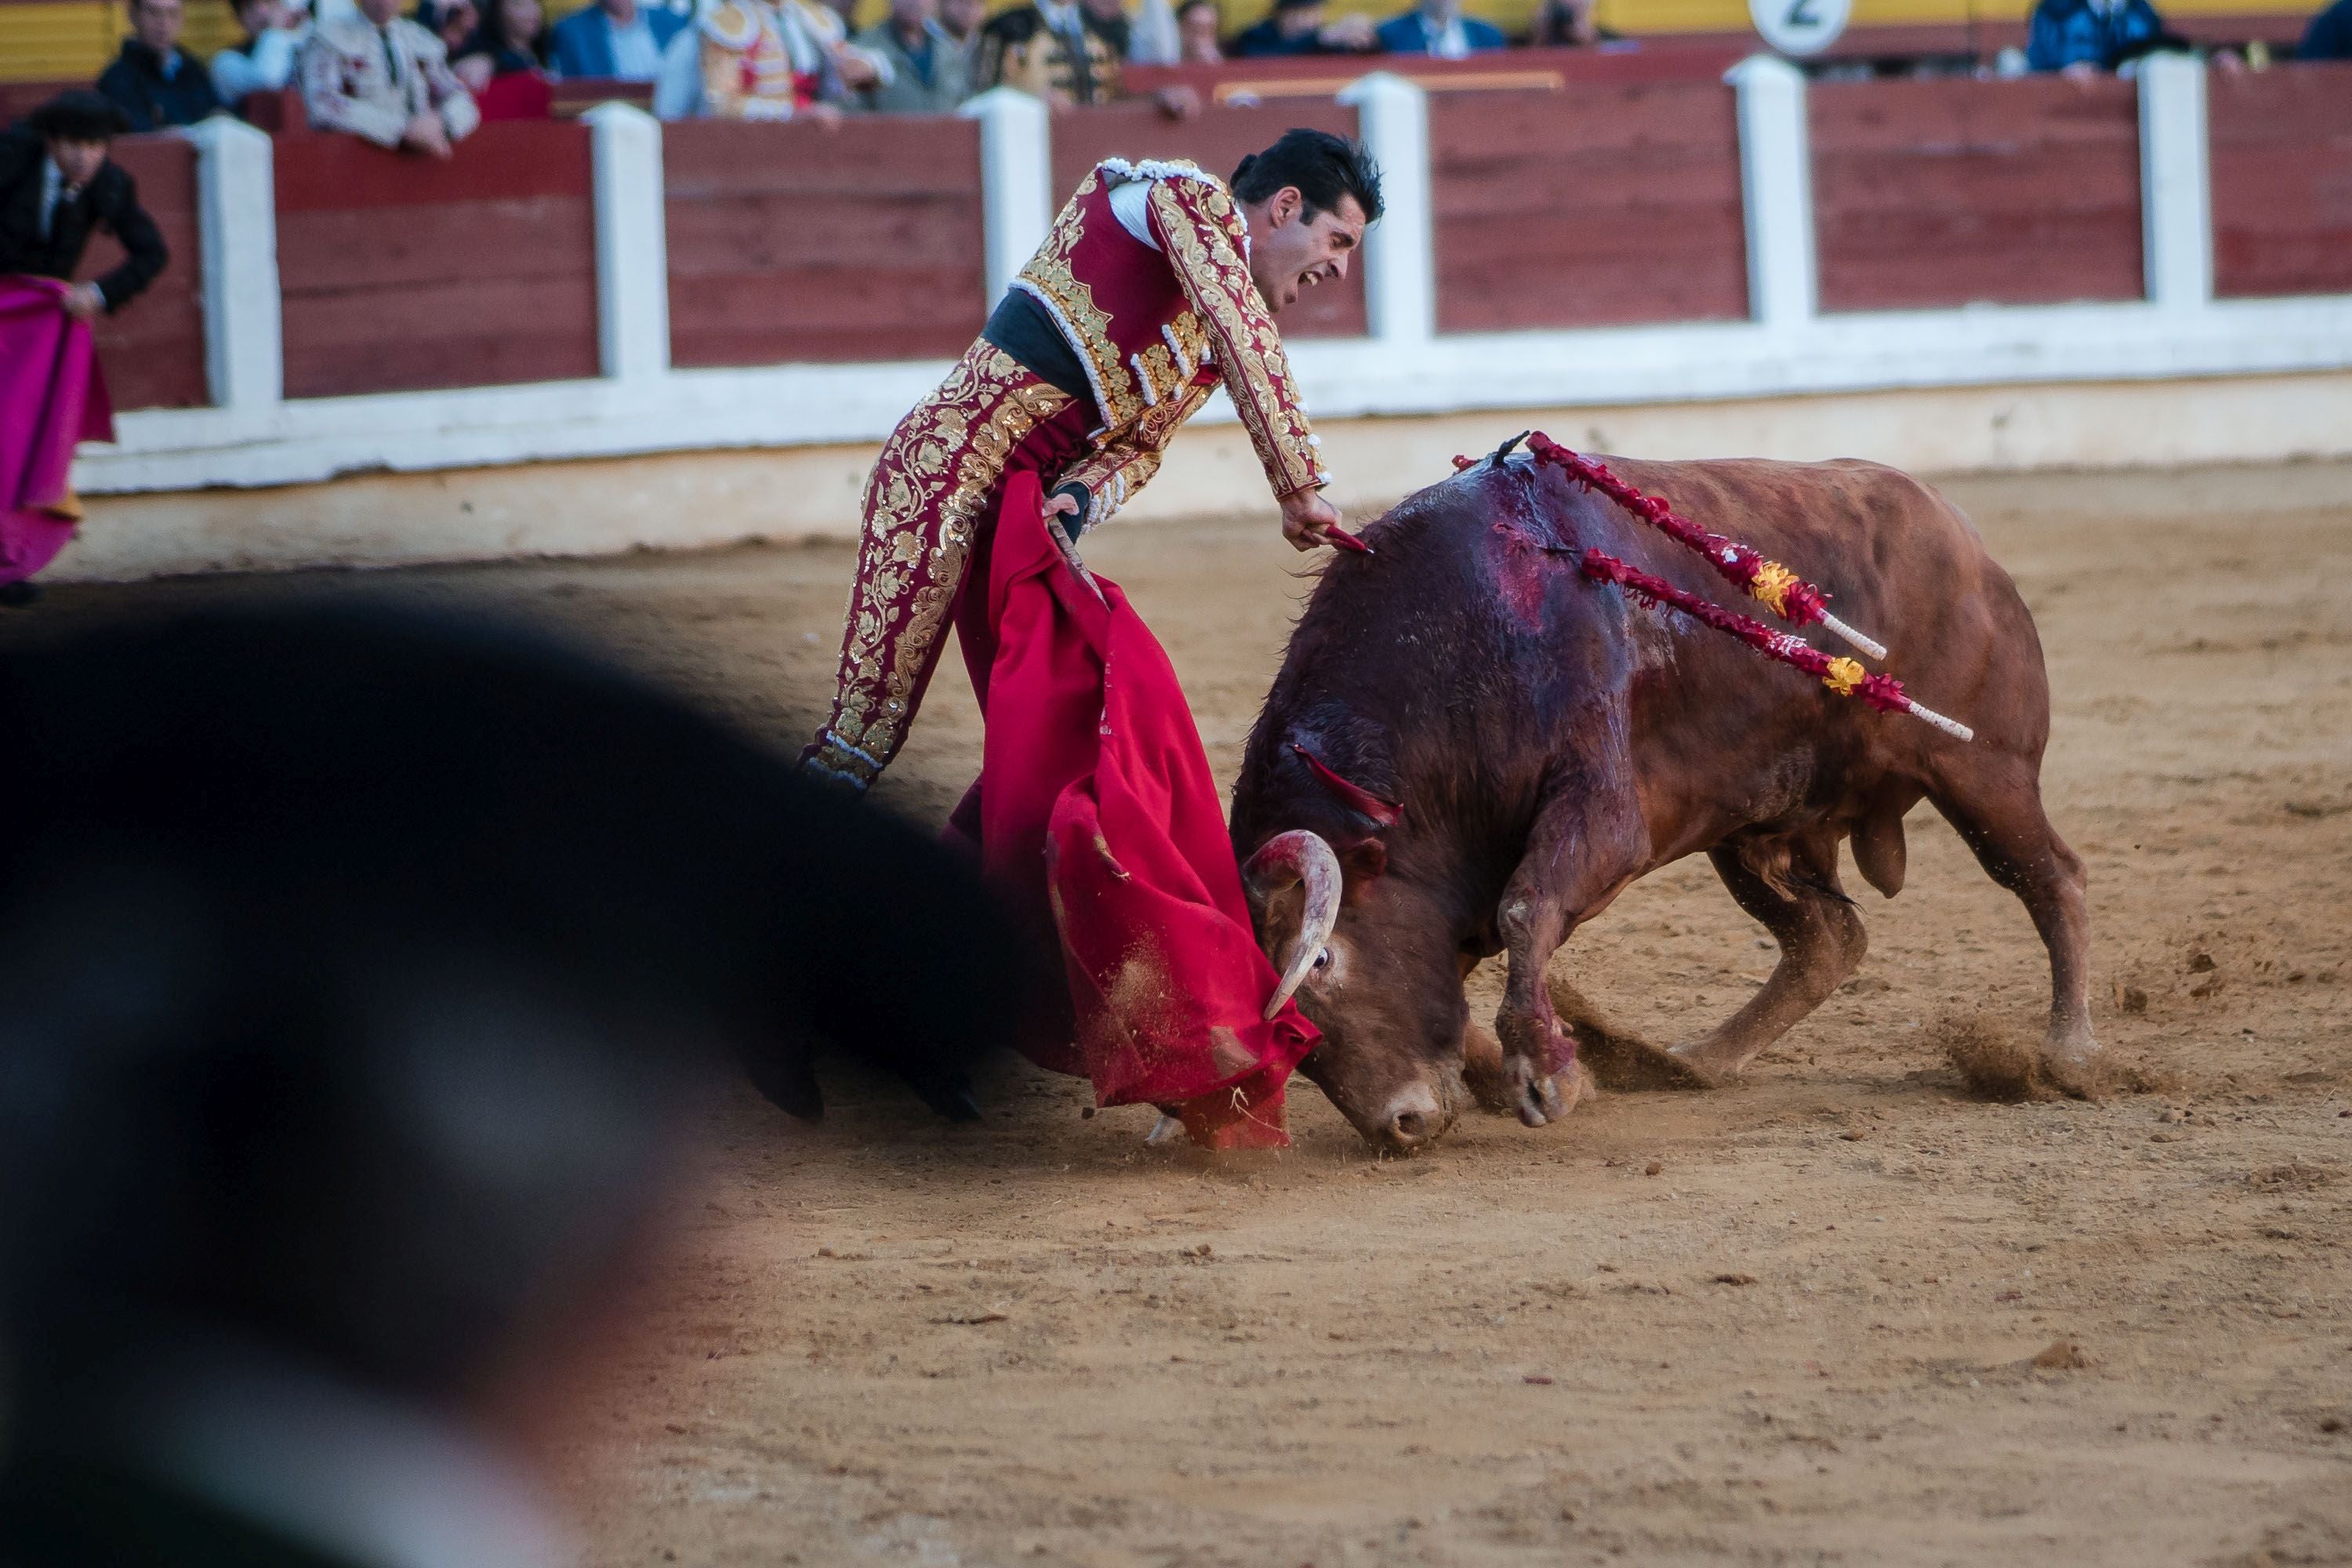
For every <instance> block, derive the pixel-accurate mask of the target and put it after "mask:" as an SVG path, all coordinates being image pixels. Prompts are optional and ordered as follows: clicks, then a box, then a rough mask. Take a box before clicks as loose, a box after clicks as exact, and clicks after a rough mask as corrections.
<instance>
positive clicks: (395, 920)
mask: <svg viewBox="0 0 2352 1568" xmlns="http://www.w3.org/2000/svg"><path fill="white" fill-rule="evenodd" d="M1009 930H1010V925H1009V922H1007V921H1003V920H1001V919H997V918H995V917H994V916H993V914H992V912H991V911H990V910H987V908H986V907H985V906H984V904H983V900H982V894H981V891H980V889H979V885H978V882H977V880H976V879H975V878H974V877H973V876H972V875H971V872H969V871H968V870H967V869H966V868H964V867H963V866H961V864H959V863H957V862H956V861H955V860H953V859H952V858H950V857H949V856H948V855H947V854H946V853H945V852H943V851H941V850H940V849H939V848H937V847H935V846H933V845H932V844H930V843H929V842H928V841H926V840H924V839H922V838H920V837H918V836H916V835H915V834H914V833H912V832H911V831H909V830H908V829H907V828H905V827H903V826H899V825H898V824H896V823H894V822H893V821H891V820H890V819H888V818H887V817H885V816H880V815H878V814H877V813H875V812H873V811H871V810H868V809H866V808H864V807H860V806H857V805H852V804H849V803H847V802H845V801H843V800H841V799H837V798H835V796H834V795H831V794H829V793H827V792H824V791H823V790H822V789H821V788H820V787H819V786H815V785H813V784H807V783H804V782H803V780H802V779H800V778H799V777H798V776H796V775H795V774H793V773H792V772H791V771H790V770H789V769H788V767H787V766H786V765H785V763H783V762H782V760H781V759H779V758H776V757H773V756H772V755H770V754H768V753H766V752H763V751H761V749H760V748H759V747H757V746H755V745H754V744H752V743H751V742H748V741H747V740H745V739H743V738H741V737H740V736H738V735H737V734H735V733H733V732H732V731H730V730H728V729H726V728H724V727H722V726H721V725H719V724H718V723H716V722H714V721H710V720H709V719H707V718H704V717H702V716H701V715H699V714H698V713H696V712H694V711H693V710H690V709H688V708H687V707H686V706H684V705H682V704H681V703H679V702H677V700H674V699H672V698H670V697H668V696H666V695H664V694H662V693H660V692H658V691H657V690H655V689H652V688H651V687H649V686H647V685H646V684H643V683H641V682H639V681H637V680H636V679H633V678H630V677H627V676H625V675H621V674H618V673H615V672H614V671H613V670H611V669H609V668H604V667H603V666H601V665H599V664H597V663H596V662H594V661H593V660H591V659H588V658H583V657H581V656H579V655H577V654H575V653H572V652H569V651H566V650H564V649H562V648H560V647H554V646H551V645H550V644H548V643H545V642H543V641H541V640H539V639H538V638H537V637H533V636H530V635H525V634H522V633H519V632H515V631H511V630H507V629H503V628H499V627H497V626H487V625H483V624H480V623H477V622H470V621H457V620H448V619H441V618H430V617H425V616H418V615H415V614H411V613H402V612H394V611H391V610H388V609H383V608H366V607H361V608H355V607H353V606H352V605H351V604H349V603H347V602H346V603H341V604H338V605H334V606H333V607H331V608H330V607H327V606H324V605H316V606H310V607H303V608H293V609H275V610H250V611H242V612H219V613H208V614H202V615H197V616H184V617H177V618H173V619H170V620H158V621H152V622H149V623H145V624H131V625H118V626H114V627H112V628H110V629H108V630H105V631H103V632H99V633H82V634H78V635H74V636H70V637H62V638H59V639H58V640H56V641H54V642H50V643H47V644H35V645H30V646H24V647H17V648H15V649H12V650H11V651H10V652H8V653H7V654H6V655H5V657H0V1334H5V1359H0V1417H5V1447H0V1563H6V1564H11V1565H16V1564H66V1563H74V1564H110V1563H122V1564H163V1563H175V1564H212V1563H241V1564H243V1563H251V1564H267V1563H350V1564H362V1563H364V1564H374V1565H383V1568H407V1565H411V1564H414V1565H416V1568H425V1565H428V1564H429V1565H432V1568H463V1565H466V1564H474V1563H480V1564H490V1563H537V1562H555V1561H561V1560H562V1559H563V1558H564V1557H565V1556H566V1555H567V1553H566V1552H565V1550H564V1547H563V1542H562V1534H561V1531H560V1530H556V1529H553V1528H551V1526H550V1525H549V1524H548V1522H547V1521H546V1520H545V1519H544V1517H543V1516H542V1515H541V1514H540V1513H539V1512H538V1510H537V1509H536V1507H535V1505H534V1504H533V1502H532V1489H531V1486H530V1482H529V1480H528V1479H527V1466H524V1465H522V1464H520V1462H519V1458H518V1456H519V1454H520V1450H521V1446H520V1445H517V1444H513V1443H509V1442H508V1441H507V1440H506V1439H505V1437H503V1436H501V1434H509V1433H511V1432H512V1431H513V1430H516V1429H517V1428H516V1426H515V1420H516V1417H515V1415H514V1413H515V1412H516V1411H517V1410H519V1409H522V1408H525V1407H532V1406H537V1407H541V1408H544V1407H545V1406H546V1405H547V1403H548V1400H549V1398H550V1388H551V1385H552V1384H560V1383H561V1382H562V1374H563V1372H564V1365H563V1363H564V1362H565V1359H566V1349H565V1347H573V1348H575V1349H576V1347H578V1346H580V1345H583V1344H585V1343H588V1342H591V1339H592V1336H589V1335H588V1334H587V1333H586V1331H585V1329H584V1327H583V1325H587V1324H590V1323H593V1321H595V1320H596V1317H597V1312H598V1309H599V1307H600V1304H603V1303H608V1302H609V1301H610V1300H612V1299H613V1289H612V1286H613V1284H614V1281H615V1280H616V1279H618V1278H619V1277H620V1276H621V1275H622V1273H623V1272H624V1271H625V1270H624V1266H625V1263H626V1261H627V1260H628V1259H629V1258H630V1257H631V1256H632V1254H633V1252H634V1250H635V1248H637V1247H639V1246H641V1245H642V1244H644V1243H646V1241H647V1240H648V1232H649V1229H650V1228H651V1226H652V1222H653V1221H654V1219H655V1217H656V1215H657V1213H658V1204H659V1200H660V1198H661V1196H662V1194H663V1190H664V1188H663V1178H664V1177H665V1175H666V1174H669V1173H674V1171H675V1168H676V1163H677V1154H678V1152H679V1142H680V1139H681V1137H682V1135H683V1133H684V1131H685V1130H686V1126H687V1123H688V1113H689V1112H690V1111H691V1110H692V1108H693V1107H694V1105H695V1103H696V1096H697V1091H698V1089H701V1088H704V1087H706V1086H708V1085H709V1083H710V1082H711V1081H712V1079H713V1076H714V1074H715V1073H717V1072H719V1071H721V1070H723V1068H724V1067H725V1065H726V1064H727V1063H729V1062H730V1061H740V1062H742V1063H743V1064H746V1065H748V1066H749V1068H751V1074H752V1076H753V1078H754V1079H755V1080H756V1081H757V1082H758V1083H759V1085H760V1087H761V1089H763V1090H764V1091H765V1092H766V1093H767V1094H768V1095H769V1096H770V1098H771V1099H772V1100H776V1101H777V1102H778V1103H779V1104H782V1106H784V1107H785V1108H786V1109H788V1110H793V1111H794V1112H796V1113H799V1114H803V1115H814V1114H815V1113H816V1111H817V1110H818V1109H819V1104H820V1102H819V1100H818V1096H817V1090H816V1086H815V1080H814V1078H813V1077H812V1076H811V1073H810V1070H809V1059H808V1058H809V1054H810V1049H811V1047H812V1046H813V1045H814V1043H816V1042H817V1041H820V1040H829V1041H832V1042H834V1043H835V1044H838V1045H840V1046H844V1047H848V1048H850V1049H853V1050H855V1051H856V1052H858V1053H860V1054H862V1055H864V1056H866V1057H868V1058H872V1059H875V1060H877V1061H879V1062H881V1063H883V1064H885V1065H887V1066H888V1067H890V1068H894V1069H896V1070H897V1071H898V1072H899V1073H901V1074H902V1075H904V1076H905V1077H906V1079H908V1082H909V1083H911V1084H912V1085H913V1086H914V1087H915V1088H916V1089H917V1091H918V1092H919V1093H920V1094H921V1095H922V1096H923V1097H924V1098H925V1099H926V1100H929V1102H930V1103H932V1104H933V1105H934V1106H935V1107H937V1108H938V1109H940V1110H943V1111H945V1112H947V1113H949V1114H960V1113H969V1110H970V1107H971V1100H970V1094H969V1090H968V1089H967V1088H966V1087H965V1084H966V1080H965V1079H964V1076H963V1068H964V1066H965V1064H966V1062H967V1061H968V1060H969V1059H970V1058H971V1057H972V1056H974V1055H976V1054H978V1053H981V1052H983V1051H986V1050H989V1049H992V1048H993V1047H996V1046H997V1045H999V1044H1001V1043H1003V1042H1005V1041H1006V1040H1008V1039H1009V1038H1010V1037H1011V1035H1012V1032H1013V1025H1014V1022H1015V1018H1014V1015H1015V1011H1016V1007H1017V1005H1018V1004H1019V1002H1020V1001H1021V999H1022V996H1023V987H1024V985H1025V984H1028V983H1029V977H1030V976H1031V975H1032V974H1034V969H1033V968H1032V966H1031V964H1030V962H1029V960H1027V959H1026V957H1025V956H1024V954H1022V953H1021V952H1018V951H1016V950H1015V949H1014V948H1013V946H1012V940H1013V939H1012V938H1011V937H1010V936H1009V935H1008V934H1006V933H1007V932H1008V931H1009Z"/></svg>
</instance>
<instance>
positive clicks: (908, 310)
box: [662, 116, 986, 366]
mask: <svg viewBox="0 0 2352 1568" xmlns="http://www.w3.org/2000/svg"><path fill="white" fill-rule="evenodd" d="M662 161H663V165H664V172H665V174H666V176H667V183H668V208H669V332H670V356H671V359H672V362H673V363H677V364H678V365H681V366H687V365H753V364H782V363H790V362H793V361H850V362H854V361H858V360H894V359H923V358H945V357H952V356H953V355H956V354H960V353H962V352H963V351H964V349H965V347H966V346H967V345H969V344H970V343H971V340H972V339H973V338H975V337H977V336H979V335H980V329H981V325H982V320H983V318H984V314H985V301H984V300H983V299H982V293H983V290H984V289H985V282H984V279H985V276H986V266H985V258H984V253H983V250H982V227H981V188H980V127H979V125H978V124H977V123H976V122H975V121H968V120H956V119H937V118H933V117H930V116H908V117H895V116H894V117H880V116H877V117H874V118H871V119H853V120H851V121H848V122H846V123H845V124H843V125H841V126H838V127H835V128H833V129H827V128H826V127H824V126H822V125H819V124H816V123H814V122H811V123H807V124H798V125H790V124H788V125H742V124H733V123H729V122H726V121H681V122H679V123H677V124H673V125H667V126H664V127H663V128H662Z"/></svg>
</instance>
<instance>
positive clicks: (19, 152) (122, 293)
mask: <svg viewBox="0 0 2352 1568" xmlns="http://www.w3.org/2000/svg"><path fill="white" fill-rule="evenodd" d="M129 129H130V127H129V125H128V124H127V123H126V122H125V118H124V115H123V113H122V111H121V110H119V109H117V108H116V107H115V106H114V105H113V104H112V103H110V102H109V101H108V100H105V99H103V98H101V97H100V96H99V95H98V94H97V93H95V92H91V91H89V90H87V89H79V90H76V91H73V92H65V93H60V94H58V96H57V97H56V98H54V99H52V100H49V101H48V102H47V103H46V104H43V105H42V106H41V107H40V108H39V109H37V110H34V111H33V113H32V114H31V116H30V117H29V118H28V119H26V122H25V125H24V127H23V128H22V129H20V130H12V131H8V132H0V273H9V272H22V273H29V274H31V275H32V276H34V277H36V278H58V279H70V278H72V277H73V275H74V268H77V267H79V266H80V265H81V253H82V249H83V247H85V246H87V245H88V244H89V237H90V235H91V234H92V233H93V232H94V231H96V230H98V229H104V230H106V231H107V232H108V233H110V234H111V235H113V236H114V237H115V238H116V239H118V240H121V242H122V248H123V249H124V250H126V251H128V252H129V253H130V254H129V255H128V256H126V257H125V258H123V261H122V264H121V266H119V267H117V268H114V269H113V270H111V271H110V272H109V273H107V274H106V276H105V277H103V278H100V279H98V280H97V281H96V282H95V283H82V284H78V285H76V286H75V287H74V289H72V291H71V292H69V293H68V294H67V296H66V309H67V310H68V311H69V312H71V313H72V314H73V315H75V316H77V317H79V319H81V320H83V321H89V320H91V319H92V318H94V317H96V316H97V315H98V314H99V313H100V312H101V311H114V310H121V309H122V307H123V306H125V305H127V304H129V303H130V302H131V299H132V297H133V296H135V295H136V294H137V293H138V292H139V291H140V290H141V289H144V288H146V287H147V285H148V284H150V283H152V282H153V281H154V280H155V275H156V274H157V273H159V272H161V271H163V266H164V263H165V262H167V261H169V260H170V259H171V253H170V252H169V251H167V250H166V249H165V248H164V247H163V236H162V235H161V234H159V233H157V232H156V229H155V220H154V219H152V218H151V217H149V216H147V214H146V211H145V210H144V209H143V208H142V207H141V206H140V205H139V188H138V186H137V185H136V184H133V183H132V181H131V176H130V175H129V174H127V173H125V172H124V171H123V169H122V168H121V165H120V164H117V163H110V162H109V161H108V159H107V155H106V153H107V143H108V142H109V141H110V140H111V139H112V138H113V137H115V136H117V135H119V134H120V133H121V132H124V131H127V130H129Z"/></svg>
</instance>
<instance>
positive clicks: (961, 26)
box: [940, 0, 988, 80]
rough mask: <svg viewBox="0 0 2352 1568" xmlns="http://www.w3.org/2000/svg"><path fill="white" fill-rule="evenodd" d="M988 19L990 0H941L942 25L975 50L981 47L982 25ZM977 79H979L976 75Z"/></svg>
mask: <svg viewBox="0 0 2352 1568" xmlns="http://www.w3.org/2000/svg"><path fill="white" fill-rule="evenodd" d="M987 20H988V0H940V26H942V27H945V28H946V29H947V30H948V37H950V38H953V39H955V40H956V41H957V42H958V43H960V44H962V45H964V46H966V47H969V48H971V50H973V51H974V54H975V59H974V65H975V66H977V64H978V60H977V58H976V57H977V52H978V50H979V48H980V25H981V24H982V22H985V21H987ZM974 79H975V80H977V78H976V77H975V78H974Z"/></svg>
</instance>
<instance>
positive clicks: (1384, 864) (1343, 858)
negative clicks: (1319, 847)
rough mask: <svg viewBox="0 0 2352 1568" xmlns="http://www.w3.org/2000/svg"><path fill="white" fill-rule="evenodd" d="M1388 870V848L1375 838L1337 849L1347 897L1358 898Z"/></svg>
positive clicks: (1368, 838)
mask: <svg viewBox="0 0 2352 1568" xmlns="http://www.w3.org/2000/svg"><path fill="white" fill-rule="evenodd" d="M1388 868H1389V847H1388V846H1387V845H1385V844H1383V843H1381V841H1380V840H1379V839H1377V838H1370V837H1365V838H1359V839H1357V840H1356V841H1355V842H1354V843H1352V844H1346V845H1342V846H1341V847H1340V849H1339V869H1340V872H1341V873H1342V875H1343V877H1344V878H1345V880H1346V883H1347V888H1348V897H1349V900H1354V899H1357V898H1359V897H1360V896H1361V895H1362V893H1363V891H1364V889H1365V888H1366V886H1367V885H1368V884H1370V882H1371V881H1372V880H1373V879H1376V878H1378V877H1379V876H1380V874H1381V872H1383V871H1385V870H1387V869H1388Z"/></svg>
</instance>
